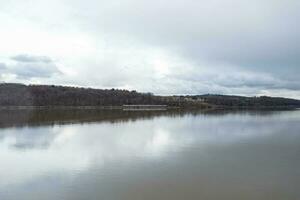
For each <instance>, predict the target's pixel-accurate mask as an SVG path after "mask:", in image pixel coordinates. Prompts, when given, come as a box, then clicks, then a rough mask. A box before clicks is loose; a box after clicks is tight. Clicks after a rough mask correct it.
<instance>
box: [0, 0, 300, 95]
mask: <svg viewBox="0 0 300 200" xmlns="http://www.w3.org/2000/svg"><path fill="white" fill-rule="evenodd" d="M0 4H1V6H0V81H1V82H21V83H37V84H62V85H74V86H89V87H96V88H112V87H114V88H125V89H135V90H138V91H142V92H147V91H150V92H154V93H156V94H201V93H222V94H242V95H249V96H252V95H262V94H264V95H273V96H286V97H294V98H300V79H299V77H300V75H299V73H300V26H299V22H300V1H298V0H285V1H283V0H251V1H249V0H209V1H208V0H197V1H196V0H151V1H146V0H109V1H104V0H85V1H83V0H26V1H24V0H10V1H8V0H0Z"/></svg>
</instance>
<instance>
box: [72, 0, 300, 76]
mask: <svg viewBox="0 0 300 200" xmlns="http://www.w3.org/2000/svg"><path fill="white" fill-rule="evenodd" d="M72 2H73V1H72ZM89 2H90V4H86V5H83V4H82V3H81V1H75V4H74V5H75V8H77V9H82V6H83V7H84V8H85V9H87V10H88V12H84V13H82V12H81V11H80V10H77V13H76V14H78V15H79V16H80V17H82V18H83V19H84V18H85V19H86V21H85V23H86V25H87V26H89V25H90V27H92V28H94V27H98V28H97V29H96V30H95V31H96V33H98V32H99V31H101V32H105V33H107V34H109V35H111V36H112V37H116V38H121V36H120V35H127V36H128V37H134V38H135V39H136V40H140V41H141V42H144V43H146V44H149V45H157V46H162V47H165V48H168V49H170V50H171V51H172V50H174V51H178V52H180V53H181V55H183V56H185V57H187V58H189V59H191V60H192V61H193V62H196V63H199V62H200V61H202V60H206V61H207V62H211V63H227V64H231V65H236V66H239V67H240V68H241V70H243V69H247V70H248V71H249V70H252V71H260V72H268V73H271V74H274V75H275V76H276V75H277V74H278V75H279V76H281V77H282V76H289V77H293V78H295V76H294V74H295V73H300V46H299V45H298V44H299V43H300V29H299V28H298V27H299V26H298V22H299V20H300V13H299V8H300V4H299V2H298V1H295V0H287V1H284V2H283V1H276V0H275V1H274V0H266V1H260V0H254V1H251V2H249V1H247V0H225V1H218V0H211V1H194V0H186V1H184V2H183V1H181V0H174V1H172V3H170V2H169V1H166V0H165V1H161V0H159V1H158V0H154V1H138V0H133V1H125V2H122V3H120V4H113V3H107V4H105V5H106V6H102V8H103V10H102V8H99V7H100V6H97V5H99V4H101V5H102V4H103V3H104V2H100V3H98V1H89ZM91 5H92V6H91ZM76 6H77V7H76ZM75 10H76V9H75ZM86 13H89V14H86ZM83 23H84V22H83ZM95 24H97V26H95ZM215 67H216V66H215ZM222 67H223V66H222Z"/></svg>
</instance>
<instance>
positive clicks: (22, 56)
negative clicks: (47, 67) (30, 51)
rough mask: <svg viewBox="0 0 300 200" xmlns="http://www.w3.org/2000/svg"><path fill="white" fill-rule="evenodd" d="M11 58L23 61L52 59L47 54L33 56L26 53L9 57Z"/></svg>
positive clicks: (49, 60)
mask: <svg viewBox="0 0 300 200" xmlns="http://www.w3.org/2000/svg"><path fill="white" fill-rule="evenodd" d="M11 59H12V60H14V61H17V62H23V63H52V62H53V61H52V59H51V58H49V57H47V56H33V55H27V54H20V55H16V56H13V57H11Z"/></svg>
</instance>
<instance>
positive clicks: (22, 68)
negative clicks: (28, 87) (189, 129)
mask: <svg viewBox="0 0 300 200" xmlns="http://www.w3.org/2000/svg"><path fill="white" fill-rule="evenodd" d="M11 59H12V60H14V61H16V63H15V64H11V63H10V64H4V63H3V64H1V63H0V70H1V68H3V70H4V72H5V73H6V74H12V75H16V76H17V78H18V79H21V80H29V79H31V78H50V77H52V76H53V75H57V74H62V73H61V72H60V70H59V69H58V67H57V65H56V63H54V61H53V60H52V59H51V58H49V57H47V56H32V55H26V54H24V55H17V56H14V57H11Z"/></svg>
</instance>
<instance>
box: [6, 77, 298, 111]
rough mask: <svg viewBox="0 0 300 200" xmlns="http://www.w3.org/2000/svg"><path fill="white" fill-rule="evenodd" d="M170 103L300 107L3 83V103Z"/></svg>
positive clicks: (275, 101) (269, 100)
mask: <svg viewBox="0 0 300 200" xmlns="http://www.w3.org/2000/svg"><path fill="white" fill-rule="evenodd" d="M136 104H140V105H168V106H173V107H198V108H213V107H217V108H222V107H251V108H264V107H270V108H273V107H288V108H289V107H291V108H295V107H300V101H299V100H295V99H287V98H274V97H267V96H262V97H243V96H226V95H211V94H207V95H194V96H189V95H188V96H156V95H153V94H151V93H139V92H136V91H128V90H120V89H92V88H80V87H65V86H54V85H23V84H14V83H3V84H0V106H122V105H136Z"/></svg>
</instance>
